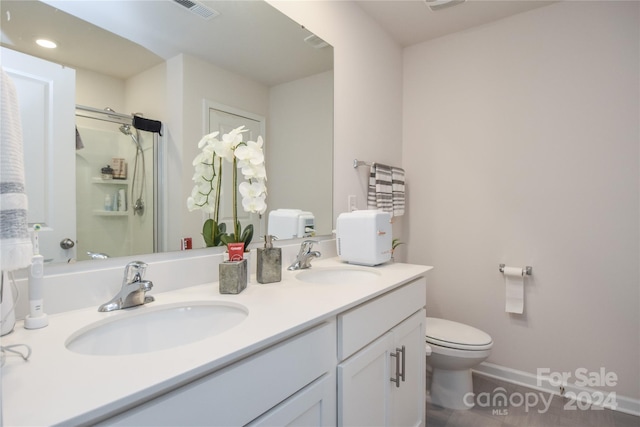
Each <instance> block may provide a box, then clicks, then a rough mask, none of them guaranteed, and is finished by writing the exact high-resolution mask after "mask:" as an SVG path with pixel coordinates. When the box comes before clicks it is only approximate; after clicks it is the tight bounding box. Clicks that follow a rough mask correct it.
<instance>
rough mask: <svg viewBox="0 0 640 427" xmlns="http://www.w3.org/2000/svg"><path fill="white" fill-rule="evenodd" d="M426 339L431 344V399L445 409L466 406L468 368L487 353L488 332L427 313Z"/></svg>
mask: <svg viewBox="0 0 640 427" xmlns="http://www.w3.org/2000/svg"><path fill="white" fill-rule="evenodd" d="M426 342H427V345H428V346H430V347H431V355H429V356H427V365H429V366H430V367H431V403H434V404H436V405H439V406H442V407H444V408H449V409H470V408H471V407H473V405H474V403H473V400H474V399H473V397H472V396H471V395H469V396H467V398H466V399H465V395H466V394H467V393H472V392H473V382H472V379H471V368H473V367H475V366H476V365H479V364H480V363H482V362H483V361H484V360H485V359H486V358H487V357H489V355H490V354H491V347H492V346H493V341H492V340H491V336H490V335H489V334H487V333H485V332H483V331H481V330H480V329H476V328H474V327H471V326H468V325H464V324H462V323H458V322H453V321H451V320H445V319H438V318H435V317H427V321H426Z"/></svg>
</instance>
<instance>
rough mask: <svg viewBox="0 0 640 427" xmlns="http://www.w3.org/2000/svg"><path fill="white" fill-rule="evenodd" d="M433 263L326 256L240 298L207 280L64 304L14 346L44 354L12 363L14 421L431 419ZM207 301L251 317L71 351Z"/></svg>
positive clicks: (6, 391)
mask: <svg viewBox="0 0 640 427" xmlns="http://www.w3.org/2000/svg"><path fill="white" fill-rule="evenodd" d="M430 269H431V267H425V266H418V265H410V264H401V263H389V264H386V265H382V266H378V267H359V266H352V265H348V264H344V263H342V262H340V261H339V260H337V259H326V260H318V261H315V262H314V265H313V268H312V269H310V270H306V271H284V272H283V277H282V279H283V280H282V281H281V282H279V283H272V284H267V285H262V284H258V283H257V282H255V280H254V281H252V282H251V283H250V284H249V286H248V287H247V289H246V290H245V291H244V292H242V293H241V294H239V295H221V294H219V292H218V284H217V283H207V284H203V285H198V286H190V287H186V288H183V289H179V290H173V291H170V292H162V293H153V291H152V292H151V294H153V295H154V296H155V299H156V301H155V302H153V303H150V304H146V305H144V306H139V307H135V308H131V309H127V310H120V311H116V312H112V313H99V312H98V311H97V307H91V308H86V309H80V310H74V311H70V312H65V313H59V314H55V315H52V316H50V324H49V326H48V327H46V328H43V329H39V330H25V329H23V327H22V325H21V322H19V323H18V325H17V326H16V330H15V331H14V332H13V333H12V334H10V335H8V336H5V337H3V345H10V344H17V343H23V344H28V345H29V346H30V347H31V349H32V355H31V358H30V360H29V361H28V362H24V361H23V360H22V359H20V358H19V357H13V356H12V357H9V358H7V361H6V363H5V366H4V367H3V368H2V376H3V378H2V387H3V390H2V403H3V417H4V423H5V425H10V426H27V425H29V426H33V425H136V426H142V425H154V426H159V425H173V426H175V425H182V426H186V425H227V426H228V425H246V424H251V425H290V424H296V425H309V426H311V425H318V426H320V425H324V426H330V425H336V424H337V425H345V426H347V425H354V424H360V425H374V424H375V425H394V426H398V425H424V423H425V419H424V408H425V403H424V393H425V392H424V390H425V387H424V369H425V365H424V363H425V355H424V351H425V345H424V319H425V314H424V305H425V299H426V272H427V271H429V270H430ZM303 273H304V274H303ZM152 274H153V269H152V267H150V271H149V276H150V278H152V277H153V276H152ZM203 304H217V305H220V306H222V307H235V308H238V310H243V312H244V318H243V319H242V320H240V321H239V322H237V323H236V324H234V325H231V326H230V327H228V328H226V329H224V328H223V329H221V330H220V331H216V332H215V333H212V334H211V335H210V336H206V337H204V338H200V339H197V340H194V341H191V342H186V343H182V344H180V345H178V344H176V345H173V346H172V345H169V344H170V340H171V339H172V338H171V336H174V335H175V333H176V332H177V333H178V335H180V332H181V331H180V330H179V329H178V330H172V329H175V328H180V327H181V326H180V325H182V323H179V322H178V323H176V324H175V325H173V326H172V325H168V326H167V324H166V323H165V324H163V325H162V326H161V327H162V328H163V330H162V332H166V336H167V340H168V341H167V343H164V344H167V345H168V348H161V349H158V350H154V351H146V350H141V349H144V348H146V347H145V346H146V345H147V344H149V343H146V342H144V340H145V339H147V337H148V340H149V341H153V340H154V338H153V337H154V331H153V330H152V329H153V327H154V324H153V322H149V328H150V330H149V334H142V333H141V334H140V335H143V336H140V337H139V340H141V341H138V340H136V341H135V342H132V343H130V344H127V343H126V342H125V343H122V348H121V349H120V350H119V354H116V355H109V354H104V353H103V352H102V350H100V351H97V350H96V354H92V351H93V350H92V349H91V347H89V348H88V349H86V348H85V349H83V350H81V351H80V350H77V349H75V350H73V351H72V350H70V349H69V348H68V346H70V345H71V343H72V342H73V339H74V337H78V336H79V335H80V334H89V335H90V334H92V333H93V332H94V331H100V330H101V329H99V327H103V326H104V325H108V324H110V322H115V321H121V320H122V319H124V318H125V317H126V319H125V321H126V322H136V321H137V320H139V321H141V322H142V321H143V320H142V319H144V318H145V317H143V316H144V315H146V314H148V313H153V312H154V311H158V310H161V309H163V307H180V308H181V309H185V310H187V311H188V310H193V309H194V308H198V307H199V306H201V305H203ZM123 316H124V317H123ZM97 327H98V328H97ZM96 328H97V329H96ZM172 334H174V335H172ZM185 335H186V333H185ZM123 341H126V340H123ZM149 345H153V343H150V344H149Z"/></svg>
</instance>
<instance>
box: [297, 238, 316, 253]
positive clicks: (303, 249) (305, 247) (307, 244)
mask: <svg viewBox="0 0 640 427" xmlns="http://www.w3.org/2000/svg"><path fill="white" fill-rule="evenodd" d="M314 243H318V241H317V240H305V241H303V242H302V244H301V245H300V254H305V253H308V252H310V251H311V249H312V248H313V244H314Z"/></svg>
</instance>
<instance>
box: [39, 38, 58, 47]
mask: <svg viewBox="0 0 640 427" xmlns="http://www.w3.org/2000/svg"><path fill="white" fill-rule="evenodd" d="M36 43H37V44H38V46H42V47H45V48H47V49H55V48H56V47H58V45H57V44H56V42H54V41H51V40H47V39H38V40H36Z"/></svg>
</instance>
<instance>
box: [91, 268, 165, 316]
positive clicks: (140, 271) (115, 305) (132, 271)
mask: <svg viewBox="0 0 640 427" xmlns="http://www.w3.org/2000/svg"><path fill="white" fill-rule="evenodd" d="M146 269H147V264H146V263H144V262H142V261H132V262H130V263H129V264H127V266H126V267H125V268H124V278H123V279H122V289H120V292H118V294H117V295H116V296H115V297H113V298H112V299H111V301H109V302H107V303H105V304H102V305H101V306H100V307H99V308H98V311H113V310H122V309H123V308H129V307H135V306H136V305H142V304H146V303H148V302H152V301H153V300H154V298H153V297H152V296H150V295H145V293H146V292H147V291H150V290H151V288H153V283H151V281H150V280H142V278H143V277H144V272H145V271H146Z"/></svg>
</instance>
